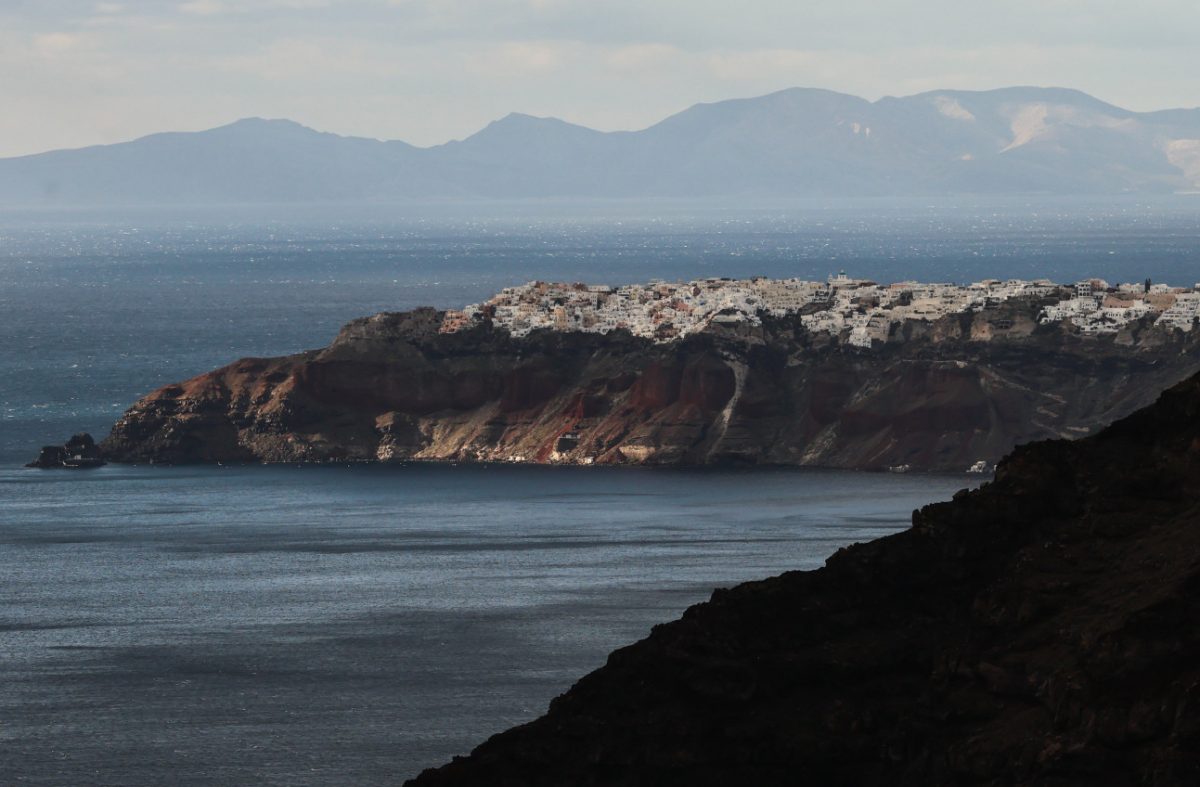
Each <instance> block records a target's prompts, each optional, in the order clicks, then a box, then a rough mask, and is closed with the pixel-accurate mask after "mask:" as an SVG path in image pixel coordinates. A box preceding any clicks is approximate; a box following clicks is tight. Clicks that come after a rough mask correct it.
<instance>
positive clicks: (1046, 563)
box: [411, 377, 1200, 787]
mask: <svg viewBox="0 0 1200 787" xmlns="http://www.w3.org/2000/svg"><path fill="white" fill-rule="evenodd" d="M1198 620H1200V377H1195V378H1192V379H1190V380H1188V381H1185V382H1183V383H1181V384H1179V385H1178V386H1176V387H1174V388H1172V389H1171V390H1169V391H1167V392H1166V393H1165V394H1163V395H1162V396H1161V398H1160V399H1159V400H1158V401H1157V403H1155V404H1154V405H1153V406H1151V407H1149V408H1147V409H1144V410H1142V411H1140V412H1138V413H1136V414H1134V415H1132V416H1130V417H1128V418H1126V419H1124V420H1122V421H1119V422H1118V423H1116V424H1114V425H1113V426H1111V427H1109V428H1107V429H1105V430H1103V431H1101V432H1100V433H1099V434H1096V435H1095V436H1092V437H1089V438H1085V439H1082V440H1077V441H1067V440H1049V441H1043V442H1037V443H1034V444H1031V445H1026V446H1022V447H1020V448H1018V449H1017V450H1015V451H1014V452H1013V453H1012V454H1010V455H1009V456H1008V457H1007V458H1005V459H1004V460H1003V461H1002V462H1001V463H1000V465H999V467H998V468H997V471H996V477H995V480H994V481H992V482H990V483H988V484H986V485H984V486H983V487H982V488H980V489H978V490H976V491H972V492H967V491H965V490H964V491H963V492H961V493H959V494H958V495H956V496H955V498H954V500H953V501H951V502H946V503H939V504H935V505H930V506H927V507H925V508H923V509H921V510H920V511H917V512H914V514H913V524H912V527H911V529H909V530H907V531H905V532H902V533H899V534H896V535H893V536H889V537H887V538H883V539H880V540H877V541H873V542H870V543H866V544H857V545H854V546H851V547H848V548H845V549H842V550H840V551H839V552H838V553H837V554H835V555H833V556H832V557H831V558H829V560H828V561H827V562H826V565H825V567H824V568H821V569H819V570H816V571H806V572H790V573H787V574H783V575H781V576H778V577H774V578H772V579H767V580H763V581H760V582H751V583H747V584H744V585H740V586H738V587H735V588H732V589H729V590H718V591H716V592H714V594H713V596H712V599H711V600H710V601H708V602H707V603H704V604H700V605H697V606H694V607H692V608H691V609H689V610H687V612H685V613H684V615H683V616H682V618H681V619H680V620H677V621H675V622H672V623H668V624H665V625H660V626H656V627H655V628H654V630H653V632H652V633H651V634H650V636H649V637H647V638H646V639H644V640H642V641H641V642H638V643H636V644H634V645H631V646H629V647H626V648H622V649H620V650H617V651H615V652H614V653H612V654H611V655H610V656H609V658H608V661H607V664H606V665H605V666H603V667H602V668H600V669H599V670H597V671H595V672H593V673H592V674H590V675H588V676H586V677H584V678H583V679H582V680H580V681H579V682H578V683H577V684H576V685H575V686H574V687H573V688H572V689H571V690H570V691H568V692H567V693H566V694H564V695H562V696H561V697H559V698H558V699H556V700H555V701H554V702H553V703H552V704H551V706H550V709H549V712H548V713H547V714H546V715H545V716H543V717H542V718H540V719H538V720H536V721H534V722H532V723H529V724H526V725H524V726H521V727H517V728H515V729H512V730H510V731H508V732H505V733H502V734H500V735H497V736H495V737H493V738H492V739H490V740H489V741H487V742H485V743H483V744H482V745H481V746H479V747H478V748H477V749H476V750H475V751H474V752H473V753H472V754H471V755H470V756H469V757H465V758H459V759H455V760H454V761H453V762H452V763H450V764H448V765H446V766H444V767H442V768H440V769H436V770H430V771H426V772H425V773H423V774H422V775H421V776H420V777H418V778H416V779H415V780H413V781H412V782H411V784H412V785H413V787H466V785H487V786H488V787H505V786H506V785H513V786H515V785H522V786H535V785H566V784H570V785H577V786H578V787H586V786H587V785H628V786H633V785H656V786H662V785H689V787H694V786H695V785H722V786H723V785H734V784H739V785H740V784H747V785H749V784H753V785H776V784H778V785H784V784H788V785H792V784H814V785H881V786H882V785H921V786H922V787H924V786H925V785H932V784H980V785H1001V784H1027V785H1114V786H1115V785H1122V786H1124V785H1134V784H1138V785H1160V786H1162V787H1166V786H1167V785H1172V786H1173V785H1192V784H1200V746H1197V742H1198V741H1200V627H1197V621H1198Z"/></svg>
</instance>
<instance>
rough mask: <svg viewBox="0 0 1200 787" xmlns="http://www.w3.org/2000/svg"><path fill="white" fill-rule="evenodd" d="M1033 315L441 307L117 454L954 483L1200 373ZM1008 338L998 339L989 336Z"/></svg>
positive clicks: (208, 377) (163, 394)
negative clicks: (763, 314)
mask: <svg viewBox="0 0 1200 787" xmlns="http://www.w3.org/2000/svg"><path fill="white" fill-rule="evenodd" d="M1039 309H1040V305H1039V304H1038V303H1036V302H1010V303H1009V304H1007V305H1006V307H1005V310H1004V311H1002V312H996V311H993V312H986V313H983V312H980V313H974V314H970V313H968V314H962V315H953V316H950V317H946V318H943V319H941V320H938V321H935V322H919V321H910V322H907V323H904V324H903V326H902V327H898V329H897V330H896V331H895V332H894V333H893V335H892V336H889V337H888V340H887V341H886V342H877V343H876V345H875V346H873V347H871V348H869V349H868V348H859V347H853V346H849V345H848V344H846V343H845V341H843V340H842V339H844V337H841V339H840V338H839V337H838V336H833V335H829V334H822V333H810V332H809V331H807V330H805V329H804V327H803V325H802V324H801V322H800V315H792V316H789V317H785V318H778V319H776V318H764V320H763V322H762V324H761V325H745V324H742V325H739V324H730V325H726V326H720V327H716V326H714V327H713V328H712V329H710V330H708V331H706V332H704V333H701V334H697V335H693V336H689V337H687V338H685V339H682V340H678V341H673V342H666V343H654V342H652V341H650V340H648V339H642V338H638V337H633V336H631V335H630V334H629V333H627V332H625V331H620V330H618V331H613V332H610V333H607V334H587V333H566V332H558V331H545V330H544V331H538V332H535V333H533V334H531V335H529V336H527V337H522V338H513V337H512V336H510V335H509V334H508V333H507V332H506V331H505V330H503V329H500V328H496V327H495V326H493V325H491V324H488V323H484V324H482V325H479V326H476V327H474V328H471V329H470V330H466V331H461V332H458V333H452V334H446V333H439V326H440V325H441V323H442V314H441V313H440V312H435V311H433V310H430V309H420V310H416V311H412V312H406V313H385V314H379V315H375V316H374V317H369V318H365V319H361V320H356V321H354V322H352V323H350V324H349V325H347V326H346V327H345V328H344V329H343V330H342V331H341V333H340V334H339V335H338V337H337V338H336V339H335V341H334V342H333V343H332V344H331V345H330V346H329V347H327V348H325V349H323V350H318V351H311V352H305V353H300V354H297V355H292V356H288V357H283V358H247V359H243V360H240V361H237V362H236V363H233V364H230V365H229V366H226V367H224V368H221V369H218V370H216V371H213V372H209V373H207V374H203V375H200V376H199V377H196V378H193V379H191V380H188V381H186V382H182V383H179V384H174V385H168V386H166V387H164V388H161V389H159V390H157V391H155V392H153V393H151V394H150V395H148V396H146V397H145V398H143V399H142V400H141V401H139V402H137V403H136V404H135V405H134V406H133V407H132V408H131V409H130V410H129V411H128V412H126V413H125V415H124V416H123V417H122V418H121V419H120V420H119V421H118V422H117V423H116V425H115V426H114V427H113V430H112V433H111V435H110V436H109V437H108V438H107V439H106V440H104V441H103V443H102V450H103V452H104V455H105V456H106V457H107V458H109V459H112V460H115V461H120V462H159V463H186V462H218V461H219V462H325V461H401V460H457V461H522V462H561V463H573V464H592V463H599V464H611V463H632V464H710V463H722V462H742V463H750V464H783V465H819V466H828V467H842V468H859V469H883V468H897V467H898V468H911V469H914V470H936V471H962V470H965V469H966V468H968V467H969V466H971V465H976V464H977V463H980V462H982V463H983V464H984V465H987V464H990V463H992V462H995V461H996V460H997V459H999V458H1000V457H1001V456H1002V455H1003V454H1004V453H1005V452H1007V451H1009V450H1010V449H1011V448H1012V447H1013V446H1014V445H1017V444H1020V443H1024V442H1028V441H1031V440H1037V439H1041V438H1047V437H1078V436H1082V435H1086V434H1088V433H1090V432H1093V431H1095V430H1096V429H1097V428H1099V427H1100V426H1102V425H1104V424H1106V423H1110V422H1111V421H1113V420H1114V419H1116V418H1118V417H1120V416H1123V415H1126V414H1128V413H1130V412H1132V411H1133V410H1135V409H1137V408H1138V407H1140V406H1143V405H1145V404H1146V403H1148V402H1149V401H1150V400H1151V399H1152V397H1153V395H1154V392H1155V391H1159V390H1162V389H1163V388H1165V387H1167V386H1168V385H1170V384H1172V383H1174V382H1177V381H1178V380H1180V379H1182V378H1183V377H1185V376H1186V375H1187V374H1189V373H1191V372H1192V371H1194V370H1195V369H1196V368H1198V367H1200V360H1198V355H1197V351H1196V350H1197V346H1198V345H1200V331H1192V332H1188V333H1185V332H1183V331H1178V330H1176V331H1163V330H1160V329H1157V328H1153V327H1152V326H1151V325H1150V323H1149V321H1142V322H1135V323H1132V324H1131V325H1130V326H1128V327H1127V328H1126V329H1123V330H1122V332H1121V333H1120V334H1117V335H1114V336H1104V337H1080V336H1078V335H1074V334H1072V333H1071V332H1070V330H1069V329H1068V326H1066V325H1064V324H1055V325H1050V326H1045V325H1041V326H1039V325H1037V323H1036V321H1035V320H1034V316H1035V315H1036V314H1037V312H1038V310H1039ZM998 326H1001V327H998Z"/></svg>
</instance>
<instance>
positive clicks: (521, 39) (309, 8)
mask: <svg viewBox="0 0 1200 787" xmlns="http://www.w3.org/2000/svg"><path fill="white" fill-rule="evenodd" d="M1197 31H1200V3H1197V2H1196V0H1139V1H1138V2H1136V3H1135V2H1133V1H1132V0H1006V1H1005V2H996V1H994V0H987V1H986V2H985V1H984V0H920V2H907V1H906V2H892V1H889V0H741V2H715V0H586V1H585V0H142V1H141V2H137V1H135V0H105V1H104V2H97V1H96V0H0V108H2V111H0V156H15V155H24V154H28V153H35V152H40V151H44V150H49V149H55V148H63V147H80V146H84V145H89V144H97V143H109V142H119V141H123V140H127V139H132V138H136V137H139V136H143V135H145V134H150V133H154V132H157V131H169V130H170V131H176V130H178V131H190V130H200V129H204V128H211V127H214V126H219V125H223V124H225V123H228V122H231V121H233V120H236V119H238V118H242V117H282V118H289V119H292V120H296V121H298V122H301V123H303V124H305V125H308V126H311V127H313V128H317V129H319V130H322V131H332V132H336V133H339V134H347V135H355V136H365V137H372V138H378V139H403V140H405V141H407V142H411V143H414V144H418V145H434V144H439V143H442V142H445V141H447V140H450V139H461V138H463V137H465V136H468V135H470V134H472V133H474V132H475V131H478V130H479V129H480V128H482V127H483V126H485V125H486V124H487V123H488V122H489V121H491V120H495V119H497V118H499V117H502V116H504V115H506V114H508V113H509V112H524V113H528V114H532V115H539V116H554V117H560V118H563V119H565V120H569V121H571V122H575V123H580V124H582V125H586V126H590V127H592V128H598V129H603V130H616V129H636V128H644V127H646V126H648V125H651V124H653V123H655V122H657V121H658V120H661V119H662V118H664V117H666V116H668V115H670V114H672V113H675V112H678V111H680V110H682V109H685V108H687V107H688V106H691V105H692V104H695V103H699V102H707V101H719V100H721V99H726V98H739V97H746V96H753V95H760V94H763V93H769V92H772V91H774V90H779V89H782V88H786V87H794V86H804V87H821V88H827V89H831V90H838V91H842V92H846V93H853V94H855V95H860V96H863V97H865V98H868V99H872V100H874V99H877V98H880V97H882V96H885V95H908V94H911V93H917V92H921V91H924V90H933V89H938V88H956V89H987V88H993V87H1001V86H1007V85H1057V86H1063V87H1073V88H1078V89H1080V90H1083V91H1085V92H1088V93H1091V94H1093V95H1095V96H1097V97H1098V98H1102V99H1104V100H1106V101H1109V102H1112V103H1115V104H1117V105H1120V106H1123V107H1126V108H1129V109H1135V110H1151V109H1162V108H1168V107H1194V106H1200V79H1197V77H1196V75H1197V74H1200V47H1197V46H1195V45H1194V38H1195V36H1196V34H1197Z"/></svg>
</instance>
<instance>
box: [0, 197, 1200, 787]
mask: <svg viewBox="0 0 1200 787" xmlns="http://www.w3.org/2000/svg"><path fill="white" fill-rule="evenodd" d="M1198 208H1200V202H1197V201H1196V200H1194V199H1189V198H1186V197H1179V198H1172V199H1166V198H1163V199H1161V200H1138V199H1132V198H1130V199H1127V200H1121V201H1116V202H1113V201H1105V202H1099V201H1086V200H1074V201H1063V200H1040V199H1029V200H1005V201H975V202H942V203H936V204H919V205H914V204H912V203H903V204H902V203H890V202H877V203H866V204H863V203H854V204H849V203H822V204H795V205H788V206H782V207H781V206H764V207H753V206H735V207H730V206H708V205H682V206H676V207H673V208H664V207H663V206H661V205H660V206H655V207H654V208H653V209H651V208H649V207H645V206H635V205H629V204H599V205H566V206H562V205H559V206H546V205H529V206H515V207H513V206H509V207H505V208H498V207H496V206H486V207H475V208H464V207H459V208H438V209H432V208H419V209H418V208H413V207H392V208H383V207H370V208H361V209H356V210H353V211H350V210H347V209H345V208H338V209H336V210H332V209H330V210H322V209H317V208H305V209H296V208H288V209H283V208H278V209H266V208H255V209H246V210H241V211H228V210H222V211H218V210H195V211H186V212H184V211H138V212H125V213H100V212H76V213H38V212H24V213H22V212H11V213H6V214H0V782H2V783H5V784H10V783H11V784H46V785H50V784H56V785H61V784H72V785H74V784H105V785H136V784H147V785H148V784H181V785H183V784H195V785H201V784H204V785H208V784H211V785H217V784H230V783H257V784H281V785H282V784H289V785H291V784H313V785H317V784H321V785H325V784H350V783H361V784H378V783H398V782H400V781H402V780H403V779H404V778H406V777H409V776H412V775H414V774H415V773H416V772H418V771H419V770H420V769H421V768H424V767H428V766H431V765H436V764H439V763H441V762H443V761H445V760H447V759H448V758H449V757H451V756H453V755H454V754H461V753H465V752H466V751H468V750H469V749H470V748H471V747H472V746H473V745H475V744H476V743H478V742H480V741H482V740H483V739H484V738H486V737H487V736H488V735H490V734H492V733H494V732H498V731H500V730H502V729H504V728H506V727H508V726H511V725H513V724H517V723H520V722H523V721H527V720H530V719H532V718H534V717H536V716H537V715H539V714H540V713H541V712H543V711H544V710H545V707H546V704H547V702H548V701H549V700H550V699H551V698H552V697H553V696H555V695H556V694H558V693H561V692H562V691H563V690H565V689H566V688H568V687H569V686H570V685H571V683H572V682H573V681H574V680H575V679H577V678H578V677H580V676H581V675H582V674H584V673H585V672H587V671H588V670H590V669H593V668H595V667H598V666H600V665H601V664H603V661H604V658H605V655H606V654H607V653H608V652H609V651H611V650H612V649H613V648H615V647H618V646H620V645H622V644H626V643H628V642H631V641H634V640H636V639H638V638H640V637H643V636H645V635H646V634H647V633H648V632H649V630H650V627H651V626H652V625H653V624H655V623H658V622H662V621H666V620H669V619H671V618H674V617H676V616H678V614H679V613H680V612H681V611H682V610H683V609H684V608H686V607H687V606H688V605H690V604H693V603H696V602H699V601H702V600H704V599H705V598H707V597H708V595H709V594H710V593H711V591H712V589H713V588H714V587H719V586H728V585H731V584H735V583H737V582H741V581H745V580H749V579H755V578H761V577H765V576H768V575H771V574H776V573H779V572H781V571H785V570H790V569H809V568H815V567H817V566H820V565H821V564H822V562H823V561H824V559H825V558H826V557H827V556H828V555H829V554H831V553H832V552H834V551H835V550H836V549H837V548H839V547H840V546H843V545H845V544H848V543H852V542H855V541H862V540H866V539H870V538H875V537H878V536H881V535H885V534H887V533H890V532H895V531H896V530H899V529H902V528H903V527H905V526H906V525H907V524H908V522H909V517H910V514H911V511H912V510H913V509H914V508H917V507H919V506H921V505H924V504H926V503H929V502H932V501H935V500H941V499H947V498H948V497H950V496H951V495H952V494H953V492H954V491H956V490H957V489H960V488H962V487H964V486H968V485H969V484H970V483H973V480H972V479H969V478H966V477H956V476H915V475H879V474H864V473H846V472H833V471H817V470H782V469H771V470H666V469H639V468H553V467H517V466H471V465H458V466H454V465H406V466H389V467H367V466H354V467H343V466H322V467H293V466H270V467H258V466H245V467H179V468H169V467H117V466H109V467H105V468H102V469H99V470H95V471H88V472H77V473H71V472H66V471H36V470H28V469H25V468H23V467H22V464H23V463H24V462H25V461H28V460H29V459H31V458H32V457H33V456H34V455H35V454H36V452H37V449H38V447H39V446H40V445H42V444H44V443H53V442H61V441H62V440H64V439H65V438H66V437H67V436H69V435H70V434H71V433H73V432H76V431H80V430H89V431H91V432H93V433H94V434H95V435H96V436H97V437H100V436H103V434H105V433H106V431H107V426H108V425H109V424H111V423H112V421H113V420H115V419H116V418H117V417H118V416H119V415H120V413H121V411H122V410H123V409H124V408H126V407H127V406H128V405H129V404H130V403H132V402H133V401H134V400H135V399H136V398H137V397H138V396H140V395H142V394H144V393H146V392H148V391H150V390H153V389H154V388H156V387H158V386H160V385H163V384H166V383H169V382H174V381H177V380H180V379H184V378H186V377H189V376H192V375H195V374H199V373H202V372H204V371H207V370H209V369H211V368H214V367H216V366H218V365H222V364H224V363H228V362H229V361H232V360H234V359H236V358H238V357H242V356H248V355H258V356H262V355H277V354H284V353H290V352H295V351H298V350H303V349H310V348H315V347H320V346H323V345H324V344H326V343H328V341H329V340H330V339H331V338H332V337H333V335H334V334H335V333H336V331H337V329H338V327H339V326H340V325H342V324H343V323H345V322H346V321H348V320H350V319H353V318H355V317H359V316H363V315H366V314H370V313H374V312H377V311H384V310H401V309H407V308H412V307H414V306H418V305H434V306H438V307H452V306H462V305H463V304H466V303H469V302H475V301H479V300H482V299H484V298H486V297H487V296H489V295H490V294H492V293H493V292H495V291H496V290H498V289H499V288H501V287H504V286H508V285H511V284H516V283H521V282H524V281H528V280H532V279H545V280H570V281H589V282H600V283H613V284H617V283H624V282H636V281H647V280H651V279H655V278H661V279H672V280H673V279H688V278H696V277H703V276H734V277H740V276H749V275H767V276H802V277H805V278H824V277H825V276H827V275H829V274H830V273H834V272H836V271H838V270H842V269H844V270H846V271H847V273H848V274H850V275H852V276H862V277H870V278H875V279H877V280H881V281H894V280H904V279H920V280H933V281H957V282H969V281H973V280H977V279H981V278H986V277H996V278H1012V277H1020V278H1038V277H1042V276H1046V277H1049V278H1052V279H1055V280H1057V281H1075V280H1077V279H1079V278H1083V277H1084V276H1102V277H1105V278H1108V279H1110V280H1113V281H1141V280H1142V279H1144V278H1147V277H1150V278H1152V279H1154V280H1155V281H1167V282H1170V283H1173V284H1192V283H1194V282H1195V281H1197V280H1200V213H1198Z"/></svg>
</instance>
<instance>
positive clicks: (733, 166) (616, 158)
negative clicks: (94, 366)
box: [0, 86, 1200, 206]
mask: <svg viewBox="0 0 1200 787" xmlns="http://www.w3.org/2000/svg"><path fill="white" fill-rule="evenodd" d="M1196 189H1200V109H1164V110H1157V111H1153V112H1134V111H1131V110H1127V109H1123V108H1121V107H1117V106H1115V105H1113V104H1109V103H1107V102H1104V101H1102V100H1100V99H1097V98H1095V97H1093V96H1090V95H1088V94H1086V93H1083V92H1081V91H1078V90H1074V89H1070V88H1040V87H1020V86H1018V87H1007V88H997V89H994V90H988V91H963V90H934V91H927V92H924V93H918V94H915V95H911V96H902V97H893V96H886V97H883V98H880V99H878V100H876V101H868V100H866V99H863V98H860V97H857V96H852V95H849V94H844V93H838V92H835V91H830V90H824V89H821V88H799V87H796V88H787V89H784V90H780V91H775V92H773V93H768V94H766V95H762V96H757V97H752V98H737V99H730V100H726V101H718V102H711V103H702V104H696V105H694V106H691V107H689V108H687V109H685V110H683V111H681V112H678V113H675V114H673V115H671V116H669V117H667V118H664V119H663V120H661V121H659V122H657V123H654V124H652V125H650V126H647V127H646V128H643V129H639V130H633V131H598V130H595V129H591V128H587V127H586V126H581V125H578V124H574V123H570V122H568V121H565V120H561V119H558V118H553V117H537V116H533V115H528V114H524V113H510V114H508V115H506V116H504V117H503V118H500V119H497V120H495V121H493V122H491V123H489V124H488V125H486V126H485V127H484V128H482V129H480V130H479V131H477V132H475V133H474V134H471V135H469V136H467V137H465V138H463V139H460V140H451V141H449V142H446V143H443V144H440V145H433V146H429V147H417V146H414V145H410V144H408V143H406V142H401V141H383V140H378V139H370V138H366V137H357V136H343V135H338V134H334V133H330V132H322V131H318V130H315V129H312V128H309V127H307V126H304V125H302V124H299V123H296V122H295V121H291V120H286V119H265V118H243V119H240V120H238V121H235V122H233V123H229V124H226V125H223V126H219V127H216V128H213V129H208V130H206V131H198V132H162V133H158V134H151V135H148V136H145V137H140V138H138V139H135V140H130V141H128V142H121V143H116V144H113V145H94V146H89V147H84V148H75V149H71V150H56V151H49V152H46V153H39V154H33V155H28V156H20V157H15V158H8V159H0V204H8V205H71V206H77V205H90V204H122V205H133V204H162V203H164V202H165V203H172V204H204V203H238V202H272V201H273V202H285V203H287V202H388V201H398V202H404V201H411V200H426V199H436V200H441V199H523V198H531V197H532V198H556V197H585V198H587V197H602V198H609V197H613V198H624V197H630V198H646V197H650V198H654V197H708V196H756V197H764V196H765V197H790V196H888V195H922V196H925V195H937V194H968V193H970V194H1011V193H1061V194H1075V193H1087V194H1096V193H1110V194H1120V193H1129V192H1135V193H1141V192H1146V193H1163V192H1167V193H1169V192H1181V191H1194V190H1196Z"/></svg>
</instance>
